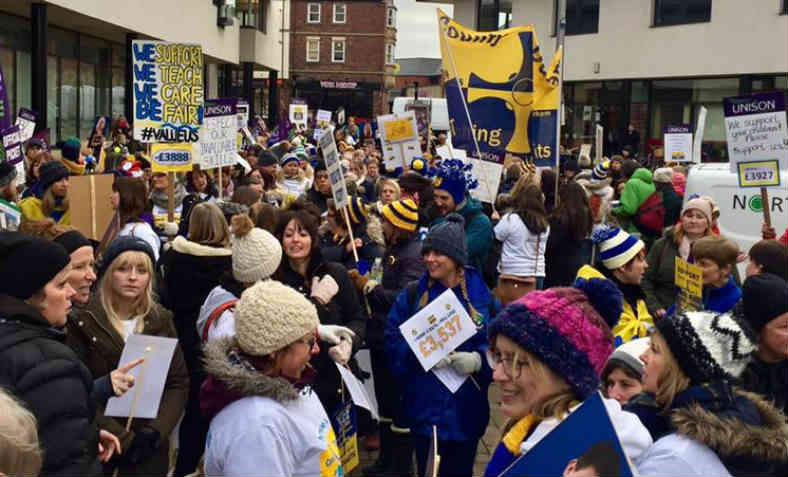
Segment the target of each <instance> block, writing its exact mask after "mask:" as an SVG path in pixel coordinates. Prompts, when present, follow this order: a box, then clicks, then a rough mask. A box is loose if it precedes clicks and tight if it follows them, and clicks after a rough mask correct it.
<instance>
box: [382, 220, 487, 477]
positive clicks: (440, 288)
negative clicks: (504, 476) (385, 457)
mask: <svg viewBox="0 0 788 477" xmlns="http://www.w3.org/2000/svg"><path fill="white" fill-rule="evenodd" d="M464 223H465V221H464V219H463V218H462V216H460V215H458V214H449V215H447V216H446V220H445V221H443V222H441V223H440V224H438V225H436V226H434V227H433V228H432V229H430V231H429V233H428V234H427V237H426V238H425V239H424V242H423V243H422V248H421V254H422V258H423V259H424V262H425V264H426V266H427V273H425V274H424V275H422V276H421V278H420V279H419V280H418V281H417V282H412V284H411V285H408V286H407V287H405V289H404V290H403V291H402V292H401V293H400V294H399V296H398V297H397V299H396V301H395V303H394V306H393V307H392V308H391V311H390V312H389V316H388V320H387V322H386V329H385V350H386V354H387V355H388V357H389V363H388V364H389V368H390V369H391V374H392V376H393V377H394V379H395V380H396V381H397V383H398V386H399V388H400V389H401V390H402V409H403V410H404V411H403V413H404V414H405V419H406V421H407V422H409V424H410V432H411V434H412V435H413V447H414V449H415V451H416V461H417V463H418V468H419V473H418V475H425V468H426V462H427V454H428V452H429V448H430V442H431V436H432V429H433V426H435V427H437V429H438V454H439V455H440V456H441V462H440V470H439V471H438V475H457V476H459V475H473V463H474V460H475V458H476V447H477V445H478V443H479V439H481V437H482V435H483V434H484V431H485V429H486V428H487V423H488V421H489V420H490V405H489V402H488V400H487V388H488V386H489V385H490V378H491V371H490V367H489V366H487V365H486V363H485V360H484V359H482V356H484V353H485V351H486V349H487V342H486V341H487V339H486V338H487V323H488V322H489V320H490V319H491V318H492V317H493V316H495V313H496V311H497V310H498V309H499V308H500V305H499V304H498V302H497V300H496V299H495V298H494V297H493V296H492V294H491V293H490V290H489V289H488V288H487V285H485V284H484V279H483V278H482V276H481V274H480V273H479V272H478V271H477V270H476V269H474V268H472V267H468V266H466V265H467V263H468V247H467V244H466V239H465V230H464V227H463V225H464ZM447 289H451V290H452V291H453V292H454V295H455V296H456V297H457V299H458V300H459V301H460V303H461V304H462V305H463V307H464V308H465V310H466V311H467V312H468V314H469V315H470V317H471V319H472V320H473V321H474V324H475V325H476V333H475V334H474V335H473V336H472V337H471V338H469V339H468V340H467V341H465V342H464V343H462V344H461V345H460V346H459V347H458V348H457V349H456V350H455V352H453V353H451V354H450V355H449V356H447V357H446V358H444V359H442V360H441V361H439V362H438V363H437V364H436V365H435V368H438V369H440V368H448V369H447V371H450V372H453V373H456V374H460V375H462V376H463V378H465V377H469V379H465V382H464V383H463V384H462V385H461V386H460V387H459V389H457V391H456V392H455V393H452V392H451V391H449V389H448V388H447V387H446V386H445V385H444V384H443V383H442V382H441V381H440V380H439V379H438V377H437V375H436V374H435V373H434V372H433V370H430V371H427V372H425V371H424V368H423V367H422V366H421V364H420V363H419V361H418V359H417V358H416V355H415V354H414V353H413V351H411V348H410V346H409V345H408V344H407V342H406V341H405V337H404V336H403V335H402V333H401V332H400V329H399V327H400V325H401V324H402V323H404V322H405V321H407V320H408V319H409V318H410V317H412V316H413V315H414V314H415V313H417V312H418V311H419V310H421V309H423V308H424V307H425V306H427V305H428V304H429V303H430V302H431V301H433V300H435V299H436V298H437V297H438V296H440V295H441V294H442V293H444V292H445V291H446V290H447ZM435 368H433V369H435Z"/></svg>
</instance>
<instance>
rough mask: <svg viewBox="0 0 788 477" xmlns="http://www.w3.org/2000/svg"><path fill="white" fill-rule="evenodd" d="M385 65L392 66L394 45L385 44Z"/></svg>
mask: <svg viewBox="0 0 788 477" xmlns="http://www.w3.org/2000/svg"><path fill="white" fill-rule="evenodd" d="M386 64H387V65H393V64H394V43H387V44H386Z"/></svg>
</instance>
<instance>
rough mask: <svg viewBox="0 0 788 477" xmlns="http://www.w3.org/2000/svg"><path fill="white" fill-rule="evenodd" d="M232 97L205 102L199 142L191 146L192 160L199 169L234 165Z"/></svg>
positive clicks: (234, 141)
mask: <svg viewBox="0 0 788 477" xmlns="http://www.w3.org/2000/svg"><path fill="white" fill-rule="evenodd" d="M235 106H236V101H235V100H233V99H216V100H211V101H206V102H205V119H204V120H203V124H202V130H201V131H200V142H199V143H198V144H196V145H195V147H193V148H192V151H193V152H194V156H193V157H192V160H193V161H195V162H197V163H199V164H200V168H201V169H215V168H217V167H227V166H232V165H235V162H236V158H237V155H236V154H237V152H238V151H237V147H236V141H237V138H236V135H237V131H238V129H237V126H238V120H237V111H236V108H235Z"/></svg>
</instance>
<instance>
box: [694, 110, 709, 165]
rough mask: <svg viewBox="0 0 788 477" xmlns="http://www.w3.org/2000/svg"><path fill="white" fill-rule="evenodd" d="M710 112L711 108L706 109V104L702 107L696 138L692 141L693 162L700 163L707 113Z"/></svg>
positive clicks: (696, 127)
mask: <svg viewBox="0 0 788 477" xmlns="http://www.w3.org/2000/svg"><path fill="white" fill-rule="evenodd" d="M708 113H709V110H708V109H706V106H701V107H700V112H699V113H698V124H697V125H696V126H695V139H694V141H693V143H692V162H694V163H695V164H700V162H701V158H702V154H701V146H702V145H703V130H704V129H705V128H706V115H707V114H708Z"/></svg>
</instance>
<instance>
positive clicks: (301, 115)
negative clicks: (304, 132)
mask: <svg viewBox="0 0 788 477" xmlns="http://www.w3.org/2000/svg"><path fill="white" fill-rule="evenodd" d="M306 115H307V105H306V104H291V105H290V122H291V123H293V124H294V125H296V126H297V127H298V128H306Z"/></svg>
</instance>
